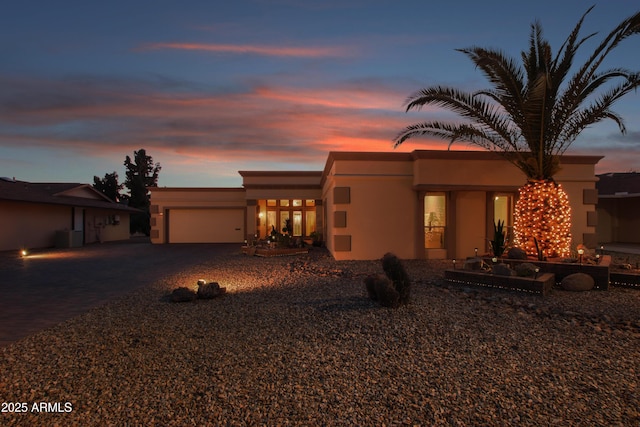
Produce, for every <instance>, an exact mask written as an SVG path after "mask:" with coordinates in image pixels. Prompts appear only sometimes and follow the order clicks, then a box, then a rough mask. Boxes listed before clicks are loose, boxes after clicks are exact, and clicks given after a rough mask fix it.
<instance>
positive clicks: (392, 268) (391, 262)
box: [382, 253, 411, 304]
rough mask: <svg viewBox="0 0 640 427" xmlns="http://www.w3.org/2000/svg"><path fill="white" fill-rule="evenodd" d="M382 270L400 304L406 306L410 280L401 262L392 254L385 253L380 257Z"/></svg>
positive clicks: (409, 292)
mask: <svg viewBox="0 0 640 427" xmlns="http://www.w3.org/2000/svg"><path fill="white" fill-rule="evenodd" d="M382 269H383V270H384V273H385V274H386V275H387V277H388V278H389V279H391V281H392V282H393V286H394V288H395V289H396V291H398V294H400V303H401V304H408V303H409V299H410V294H411V279H410V278H409V275H408V274H407V272H406V270H405V269H404V266H403V265H402V262H400V260H399V259H398V257H397V256H395V255H394V254H392V253H387V254H385V255H384V256H383V257H382Z"/></svg>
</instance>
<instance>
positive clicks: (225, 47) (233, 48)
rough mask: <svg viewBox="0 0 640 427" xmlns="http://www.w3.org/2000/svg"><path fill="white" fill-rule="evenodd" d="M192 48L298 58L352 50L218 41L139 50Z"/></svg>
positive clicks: (148, 45) (167, 44) (203, 50)
mask: <svg viewBox="0 0 640 427" xmlns="http://www.w3.org/2000/svg"><path fill="white" fill-rule="evenodd" d="M161 49H174V50H192V51H202V52H217V53H234V54H251V55H262V56H285V57H298V58H323V57H336V56H349V55H351V54H352V53H353V52H351V51H350V50H349V49H346V48H344V47H287V46H258V45H234V44H218V43H149V44H145V45H143V46H142V47H141V48H140V49H139V50H161Z"/></svg>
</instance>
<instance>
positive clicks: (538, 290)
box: [444, 270, 556, 295]
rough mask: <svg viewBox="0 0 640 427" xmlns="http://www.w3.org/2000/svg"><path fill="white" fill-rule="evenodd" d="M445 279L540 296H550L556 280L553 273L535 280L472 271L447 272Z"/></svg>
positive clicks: (451, 281)
mask: <svg viewBox="0 0 640 427" xmlns="http://www.w3.org/2000/svg"><path fill="white" fill-rule="evenodd" d="M444 278H445V280H446V281H447V283H450V284H454V285H462V286H480V287H484V288H496V289H505V290H510V291H519V292H528V293H533V294H540V295H548V294H549V293H550V292H551V290H552V289H553V285H554V283H555V280H556V279H555V276H554V275H553V274H552V273H540V274H539V275H538V277H537V278H535V279H534V278H531V277H517V276H499V275H494V274H491V273H483V272H478V271H470V270H445V272H444Z"/></svg>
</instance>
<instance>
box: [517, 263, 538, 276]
mask: <svg viewBox="0 0 640 427" xmlns="http://www.w3.org/2000/svg"><path fill="white" fill-rule="evenodd" d="M515 270H516V275H517V276H519V277H534V276H535V274H536V270H539V268H538V266H537V265H535V264H532V263H530V262H523V263H522V264H518V265H516V267H515Z"/></svg>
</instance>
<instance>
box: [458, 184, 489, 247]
mask: <svg viewBox="0 0 640 427" xmlns="http://www.w3.org/2000/svg"><path fill="white" fill-rule="evenodd" d="M453 199H454V201H455V204H456V217H455V257H456V258H458V259H464V258H466V257H470V256H474V255H475V250H474V249H475V248H478V250H479V251H480V253H483V252H484V249H485V245H486V241H487V240H486V239H487V236H486V228H487V227H486V224H487V214H486V211H487V207H486V203H487V195H486V192H484V191H458V192H456V193H455V195H454V198H453Z"/></svg>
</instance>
